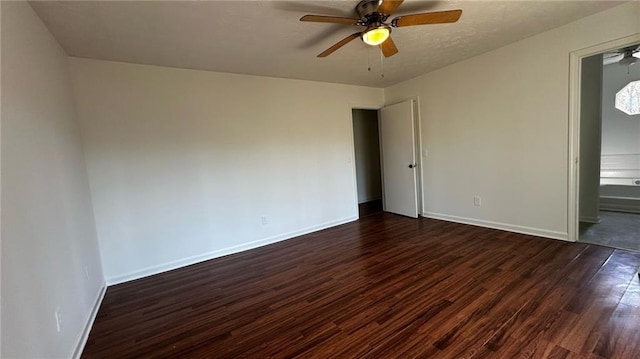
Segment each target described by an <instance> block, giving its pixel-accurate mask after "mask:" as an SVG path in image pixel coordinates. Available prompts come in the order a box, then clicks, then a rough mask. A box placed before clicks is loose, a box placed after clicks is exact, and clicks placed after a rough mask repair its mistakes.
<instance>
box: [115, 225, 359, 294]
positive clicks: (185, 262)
mask: <svg viewBox="0 0 640 359" xmlns="http://www.w3.org/2000/svg"><path fill="white" fill-rule="evenodd" d="M357 219H358V217H348V218H342V219H338V220H335V221H330V222H325V223H322V224H319V225H316V226H311V227H306V228H303V229H300V230H297V231H293V232H288V233H284V234H279V235H276V236H272V237H268V238H264V239H260V240H257V241H253V242H248V243H243V244H239V245H236V246H232V247H227V248H224V249H219V250H215V251H212V252H207V253H203V254H198V255H195V256H191V257H187V258H182V259H178V260H175V261H171V262H167V263H163V264H160V265H156V266H151V267H147V268H144V269H141V270H137V271H135V272H131V273H127V274H123V275H118V276H114V277H109V278H107V284H108V285H115V284H120V283H124V282H129V281H132V280H136V279H140V278H144V277H148V276H151V275H154V274H159V273H163V272H167V271H170V270H174V269H178V268H181V267H186V266H189V265H192V264H196V263H200V262H204V261H208V260H210V259H214V258H219V257H223V256H226V255H230V254H234V253H239V252H243V251H246V250H249V249H254V248H258V247H262V246H266V245H269V244H273V243H277V242H281V241H284V240H287V239H291V238H294V237H298V236H302V235H305V234H308V233H312V232H316V231H320V230H323V229H326V228H330V227H335V226H339V225H341V224H345V223H349V222H353V221H355V220H357Z"/></svg>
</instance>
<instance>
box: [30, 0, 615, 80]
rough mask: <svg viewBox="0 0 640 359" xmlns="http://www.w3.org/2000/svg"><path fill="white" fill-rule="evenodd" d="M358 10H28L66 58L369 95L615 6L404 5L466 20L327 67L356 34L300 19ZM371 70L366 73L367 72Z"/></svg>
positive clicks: (306, 5)
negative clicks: (365, 89) (296, 82)
mask: <svg viewBox="0 0 640 359" xmlns="http://www.w3.org/2000/svg"><path fill="white" fill-rule="evenodd" d="M356 4H357V1H238V0H236V1H122V2H120V1H86V2H85V1H72V2H58V1H43V2H31V5H32V7H33V8H34V9H35V11H36V12H37V13H38V15H39V16H40V17H41V18H42V20H43V21H44V22H45V24H46V25H47V27H48V28H49V29H50V31H51V32H52V33H53V35H54V36H55V37H56V39H57V40H58V41H59V42H60V44H61V45H62V47H63V48H64V49H65V51H67V53H68V54H69V55H71V56H77V57H85V58H93V59H103V60H115V61H124V62H132V63H140V64H153V65H161V66H172V67H181V68H189V69H201V70H211V71H220V72H232V73H242V74H252V75H263V76H274V77H285V78H293V79H304V80H316V81H326V82H337V83H346V84H354V85H365V86H375V87H386V86H389V85H392V84H395V83H398V82H400V81H404V80H407V79H410V78H413V77H416V76H418V75H421V74H424V73H427V72H429V71H432V70H434V69H437V68H440V67H443V66H446V65H449V64H452V63H454V62H458V61H461V60H464V59H466V58H469V57H472V56H474V55H478V54H481V53H483V52H487V51H489V50H492V49H495V48H498V47H500V46H503V45H506V44H508V43H511V42H514V41H517V40H519V39H523V38H525V37H528V36H531V35H534V34H537V33H540V32H543V31H545V30H549V29H552V28H554V27H558V26H560V25H563V24H566V23H568V22H571V21H574V20H576V19H579V18H581V17H585V16H587V15H590V14H593V13H596V12H599V11H602V10H605V9H607V8H610V7H612V6H615V5H618V4H620V2H612V1H416V0H414V1H411V0H407V1H405V3H404V4H403V5H402V6H401V7H400V8H399V10H398V11H397V13H396V14H394V16H396V15H402V14H408V13H413V12H426V11H439V10H450V9H458V8H460V9H463V11H464V13H463V14H462V17H461V18H460V21H459V22H457V23H455V24H441V25H425V26H414V27H405V28H398V29H394V31H393V34H392V36H393V38H394V40H395V42H396V44H397V46H398V48H399V49H400V53H398V54H397V55H395V56H393V57H390V58H387V59H384V62H381V56H380V52H379V50H378V49H377V48H371V47H368V46H367V45H365V44H364V43H362V41H360V40H358V39H356V40H354V41H352V42H351V43H349V44H347V45H346V46H345V47H343V48H341V49H340V50H338V51H336V52H335V53H334V54H332V55H331V56H329V57H327V58H324V59H318V58H316V55H317V54H319V53H320V52H322V51H323V50H325V49H326V48H327V47H329V46H331V45H332V44H334V43H335V42H337V41H339V40H341V39H342V38H344V37H346V36H347V35H349V34H351V33H353V32H355V31H354V27H350V26H346V25H337V24H324V23H301V22H299V21H298V19H299V18H300V17H301V16H302V15H304V14H308V13H310V14H320V15H335V16H355V12H354V6H355V5H356ZM394 16H392V17H391V18H393V17H394ZM355 29H356V31H357V29H360V28H355ZM369 66H371V71H368V70H367V68H368V67H369ZM382 73H384V77H382V76H381V74H382Z"/></svg>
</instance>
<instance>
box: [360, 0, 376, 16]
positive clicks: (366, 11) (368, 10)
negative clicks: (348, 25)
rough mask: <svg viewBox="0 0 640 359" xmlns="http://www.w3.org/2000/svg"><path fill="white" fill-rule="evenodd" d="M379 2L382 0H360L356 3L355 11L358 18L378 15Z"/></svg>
mask: <svg viewBox="0 0 640 359" xmlns="http://www.w3.org/2000/svg"><path fill="white" fill-rule="evenodd" d="M381 4H382V0H362V1H360V2H359V3H358V5H356V12H357V13H358V16H360V19H368V18H370V17H374V16H375V17H378V8H379V7H380V5H381Z"/></svg>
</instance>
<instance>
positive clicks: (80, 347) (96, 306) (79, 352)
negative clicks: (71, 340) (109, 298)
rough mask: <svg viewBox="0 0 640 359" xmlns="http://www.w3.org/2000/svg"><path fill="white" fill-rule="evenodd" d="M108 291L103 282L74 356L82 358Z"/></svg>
mask: <svg viewBox="0 0 640 359" xmlns="http://www.w3.org/2000/svg"><path fill="white" fill-rule="evenodd" d="M106 292H107V284H106V283H102V288H101V289H100V292H99V293H98V296H97V297H96V300H95V301H94V302H93V308H92V309H91V313H90V314H89V317H88V318H87V321H86V323H85V324H84V329H83V330H82V333H80V337H78V339H77V340H76V344H75V345H74V348H75V349H74V350H73V356H72V358H80V356H81V355H82V351H83V350H84V346H85V345H86V344H87V339H89V333H90V332H91V327H93V322H95V320H96V316H97V315H98V310H99V309H100V305H101V304H102V300H103V299H104V295H105V293H106Z"/></svg>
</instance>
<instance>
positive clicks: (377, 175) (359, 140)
mask: <svg viewBox="0 0 640 359" xmlns="http://www.w3.org/2000/svg"><path fill="white" fill-rule="evenodd" d="M351 115H352V119H353V145H354V153H355V167H356V187H357V194H358V214H359V216H360V217H364V216H367V215H370V214H374V213H379V212H382V170H381V162H380V128H379V123H378V116H379V114H378V110H365V109H352V110H351Z"/></svg>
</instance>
